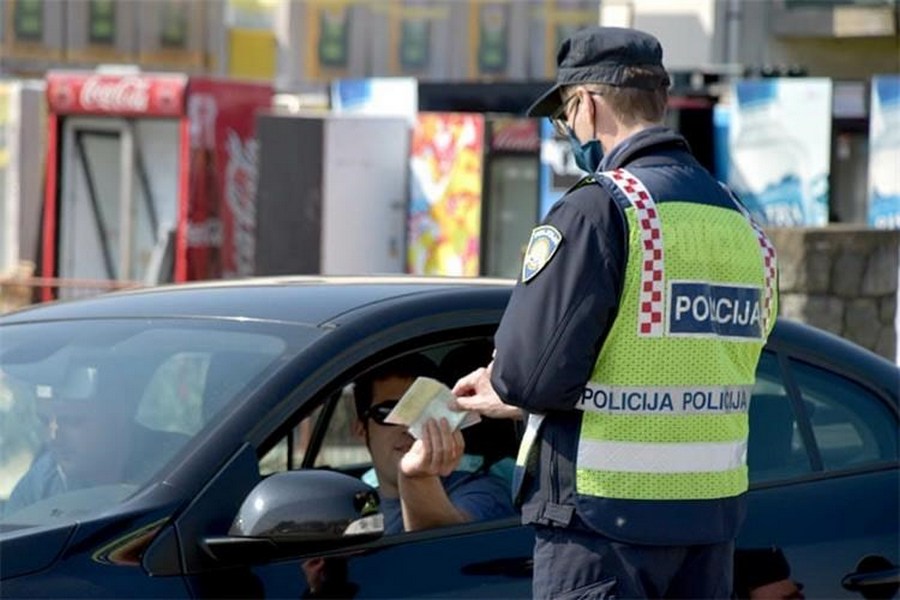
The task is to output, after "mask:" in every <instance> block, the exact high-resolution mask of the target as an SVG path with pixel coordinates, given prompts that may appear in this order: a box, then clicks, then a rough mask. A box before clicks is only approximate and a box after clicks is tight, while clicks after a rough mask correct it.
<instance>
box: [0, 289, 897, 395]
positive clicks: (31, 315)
mask: <svg viewBox="0 0 900 600" xmlns="http://www.w3.org/2000/svg"><path fill="white" fill-rule="evenodd" d="M513 283H514V282H513V281H512V280H508V279H493V278H485V277H479V278H467V277H421V276H412V275H374V276H365V277H363V276H285V277H257V278H247V279H234V280H215V281H207V282H195V283H182V284H172V285H161V286H154V287H148V288H141V289H137V290H131V291H122V292H111V293H107V294H103V295H100V296H94V297H91V298H88V299H85V300H73V301H60V302H51V303H46V304H40V305H36V306H33V307H30V308H26V309H24V310H20V311H17V312H13V313H7V314H5V315H2V316H0V323H3V324H10V323H21V322H27V321H50V320H65V319H92V318H160V317H173V318H174V317H177V318H218V319H234V320H257V321H272V322H280V323H291V324H297V325H306V326H313V327H321V326H325V325H329V326H330V325H340V324H344V323H348V322H350V321H353V320H355V319H357V318H362V317H365V316H366V315H367V314H368V313H370V312H371V311H375V312H377V311H379V310H381V309H386V308H387V307H388V305H396V304H397V301H398V300H399V301H402V302H403V303H412V304H416V305H418V306H420V307H422V306H423V305H427V306H428V308H426V309H425V310H426V312H431V313H432V314H437V313H441V312H448V311H452V310H454V307H455V306H458V300H460V299H461V298H462V297H463V296H465V298H466V299H467V300H466V302H465V305H466V306H470V305H472V306H475V305H478V306H479V307H480V308H484V307H486V306H489V307H492V308H495V309H497V310H502V308H503V307H504V306H505V304H506V301H507V297H508V294H509V292H510V290H511V289H512V285H513ZM473 294H475V295H478V296H480V297H482V299H483V300H485V302H481V301H478V302H475V301H474V299H473V296H472V295H473ZM407 305H408V304H407ZM768 345H769V347H770V348H771V349H782V350H785V351H788V352H789V353H791V354H798V355H802V356H803V357H804V358H806V359H808V360H811V361H812V362H815V363H817V364H821V365H826V366H828V368H830V369H832V370H834V371H836V372H846V373H848V374H849V373H853V374H855V376H857V377H862V378H863V379H865V380H868V381H869V382H870V384H872V385H874V386H875V387H877V388H879V389H881V390H882V391H883V392H885V393H886V394H887V395H888V396H890V397H892V398H893V399H894V401H895V402H896V401H897V398H898V396H900V377H898V372H900V370H898V368H897V366H896V365H894V364H893V363H891V362H890V361H888V360H887V359H885V358H883V357H880V356H878V355H876V354H875V353H873V352H871V351H869V350H867V349H865V348H862V347H861V346H858V345H856V344H853V343H851V342H849V341H847V340H845V339H843V338H841V337H839V336H837V335H834V334H831V333H828V332H826V331H823V330H820V329H816V328H813V327H810V326H808V325H805V324H803V323H799V322H796V321H791V320H789V319H785V318H782V317H779V319H778V325H777V327H776V328H775V330H774V332H773V335H772V336H771V337H770V338H769V344H768Z"/></svg>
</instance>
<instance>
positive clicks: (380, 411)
mask: <svg viewBox="0 0 900 600" xmlns="http://www.w3.org/2000/svg"><path fill="white" fill-rule="evenodd" d="M399 402H400V401H399V400H385V401H384V402H379V403H378V404H376V405H375V406H370V407H369V408H367V409H366V412H364V413H363V418H364V419H372V420H373V421H375V422H376V423H378V424H379V425H386V426H388V427H393V426H395V425H397V424H396V423H385V422H384V420H385V419H387V416H388V415H389V414H391V411H392V410H394V407H395V406H397V404H398V403H399Z"/></svg>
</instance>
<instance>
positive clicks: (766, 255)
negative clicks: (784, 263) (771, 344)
mask: <svg viewBox="0 0 900 600" xmlns="http://www.w3.org/2000/svg"><path fill="white" fill-rule="evenodd" d="M719 185H721V186H722V188H723V189H724V190H725V191H726V192H728V195H729V196H731V199H732V200H734V204H735V206H737V207H738V210H740V211H741V214H743V215H744V218H746V219H747V221H748V222H749V223H750V226H751V227H753V231H754V233H756V241H757V242H759V251H760V253H761V254H762V259H763V269H764V273H763V278H764V281H765V286H766V289H765V291H764V292H763V293H764V296H763V307H762V310H763V314H762V319H763V333H764V334H765V333H766V332H768V331H769V324H770V323H771V322H772V319H774V318H775V315H773V314H772V296H773V295H774V293H775V286H776V285H777V284H778V283H777V280H776V277H775V270H776V268H777V263H778V261H777V259H776V257H775V246H773V245H772V242H771V241H770V240H769V236H767V235H766V234H765V232H764V231H763V230H762V227H760V226H759V225H757V224H756V221H754V220H753V216H752V215H751V214H750V211H748V210H747V209H746V208H745V207H744V205H743V204H742V203H741V202H740V201H739V200H738V199H737V197H736V196H735V195H734V192H732V191H731V189H729V188H728V186H726V185H725V184H724V183H721V182H720V183H719Z"/></svg>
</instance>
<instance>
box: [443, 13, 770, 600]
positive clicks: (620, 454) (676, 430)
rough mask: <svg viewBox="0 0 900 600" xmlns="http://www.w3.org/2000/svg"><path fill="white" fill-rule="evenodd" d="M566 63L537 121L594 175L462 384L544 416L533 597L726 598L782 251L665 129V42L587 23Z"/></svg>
mask: <svg viewBox="0 0 900 600" xmlns="http://www.w3.org/2000/svg"><path fill="white" fill-rule="evenodd" d="M557 65H558V71H557V83H556V85H555V86H554V87H553V88H551V89H550V90H549V91H548V92H547V93H545V94H544V95H543V96H542V97H541V98H540V99H538V100H537V102H535V104H534V105H533V106H532V107H531V108H530V109H529V114H530V115H532V116H546V117H549V118H550V119H551V120H552V121H553V123H554V125H555V126H556V128H557V130H558V131H559V132H560V133H561V134H563V135H565V136H566V137H567V138H568V139H569V141H570V144H571V146H572V151H573V152H574V155H575V157H576V159H577V162H578V164H579V166H580V167H581V168H582V169H583V170H584V171H585V172H586V173H588V175H587V177H585V178H584V179H583V180H582V181H580V182H579V183H578V184H577V185H576V186H574V187H573V188H572V189H571V190H569V192H568V193H567V194H566V195H565V196H564V197H563V198H562V199H561V200H560V201H559V202H558V203H557V204H556V205H555V206H554V207H553V208H552V210H551V211H550V213H549V214H548V215H547V217H546V219H545V220H544V222H543V223H542V224H541V225H540V226H539V227H537V228H536V229H534V231H533V232H532V234H531V240H530V242H529V245H528V249H527V251H526V256H525V259H524V264H523V266H522V273H521V277H520V280H519V282H518V284H517V285H516V287H515V289H514V291H513V293H512V297H511V299H510V302H509V305H508V307H507V310H506V313H505V314H504V317H503V320H502V322H501V323H500V327H499V329H498V331H497V333H496V336H495V340H494V341H495V347H496V352H495V358H494V360H493V362H492V363H491V364H490V365H488V366H487V367H486V368H482V369H479V370H477V371H475V372H473V373H471V374H470V375H467V376H466V377H464V378H462V379H461V380H460V381H459V382H457V384H456V386H455V387H454V393H456V394H457V396H459V398H458V399H457V402H458V404H459V407H460V408H462V409H466V410H477V411H479V412H481V413H482V414H485V415H488V416H495V417H497V416H510V417H517V416H521V415H522V414H524V413H527V414H528V426H527V429H526V433H525V436H524V439H523V442H522V448H521V449H520V453H519V460H518V467H519V469H520V470H519V475H520V478H519V479H518V481H517V486H516V493H517V498H518V499H519V501H520V502H522V517H523V521H524V522H525V523H528V524H531V525H533V526H534V529H535V534H536V544H535V549H534V584H533V585H534V597H535V598H557V597H572V598H575V597H578V598H606V597H617V598H661V597H685V598H714V597H715V598H724V597H729V595H730V594H731V591H732V590H731V587H732V555H733V548H734V539H735V537H736V535H737V532H738V529H739V528H740V526H741V523H742V520H743V518H744V512H745V507H744V502H745V492H746V491H747V484H748V482H747V465H746V448H747V435H748V419H747V410H748V406H749V396H750V392H751V388H752V385H753V382H754V379H755V370H756V365H757V362H758V359H759V355H760V352H761V350H762V347H763V345H764V343H765V341H766V337H767V335H768V334H769V332H770V331H771V328H772V326H773V325H774V322H775V317H776V309H777V297H776V294H777V289H776V271H775V257H774V250H773V248H772V245H771V243H770V242H769V240H768V239H767V238H766V236H765V234H764V233H763V232H762V231H761V230H760V229H759V228H758V227H757V226H756V225H755V224H754V223H753V222H752V221H751V220H750V218H749V216H748V215H747V212H746V211H745V209H744V208H743V206H742V205H741V204H740V203H739V202H738V201H737V200H736V199H735V198H734V197H733V195H732V194H731V193H730V192H729V191H728V190H727V189H725V188H724V187H723V186H722V185H720V184H719V183H718V182H717V181H716V180H715V179H714V178H713V177H712V176H711V175H710V174H709V173H708V172H707V171H706V170H705V169H704V168H703V167H702V166H701V165H700V164H699V163H698V162H697V160H696V159H695V158H694V157H693V156H692V154H691V152H690V149H689V148H688V145H687V143H686V142H685V140H684V139H683V138H682V137H681V136H680V135H678V134H676V133H674V132H672V131H670V130H669V129H667V128H666V127H664V126H663V122H664V116H665V108H666V104H667V89H668V86H669V76H668V74H667V72H666V70H665V68H664V66H663V61H662V48H661V46H660V44H659V42H658V40H657V39H656V38H654V37H653V36H651V35H649V34H647V33H644V32H641V31H636V30H633V29H621V28H608V27H593V28H589V29H585V30H581V31H579V32H577V33H575V34H573V36H572V37H571V38H569V39H568V40H566V41H565V42H563V44H562V46H561V48H560V50H559V53H558V56H557ZM569 594H571V596H570V595H569Z"/></svg>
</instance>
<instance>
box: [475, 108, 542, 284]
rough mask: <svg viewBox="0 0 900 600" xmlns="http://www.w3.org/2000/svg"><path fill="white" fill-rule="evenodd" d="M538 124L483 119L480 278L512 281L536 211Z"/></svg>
mask: <svg viewBox="0 0 900 600" xmlns="http://www.w3.org/2000/svg"><path fill="white" fill-rule="evenodd" d="M540 148H541V137H540V121H539V120H538V119H524V118H519V117H512V116H509V115H488V118H487V144H486V153H485V164H484V187H485V194H484V205H483V207H482V210H483V216H482V236H481V241H482V250H481V274H482V275H488V276H491V277H508V278H512V279H515V278H517V277H518V276H519V273H520V272H521V270H522V260H523V258H524V254H525V247H526V246H527V245H528V239H529V237H530V234H531V230H532V229H533V228H534V227H535V225H537V222H538V219H539V214H538V212H539V209H540V193H539V189H538V181H539V178H540V177H539V175H540V173H539V172H540V164H541V163H540Z"/></svg>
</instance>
